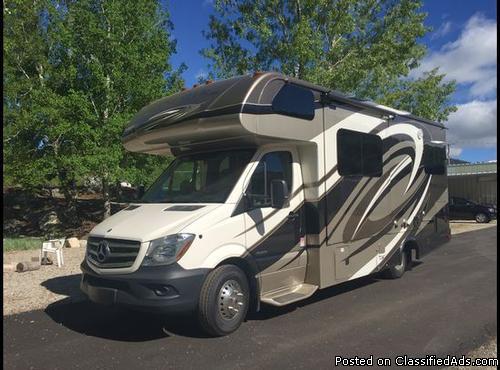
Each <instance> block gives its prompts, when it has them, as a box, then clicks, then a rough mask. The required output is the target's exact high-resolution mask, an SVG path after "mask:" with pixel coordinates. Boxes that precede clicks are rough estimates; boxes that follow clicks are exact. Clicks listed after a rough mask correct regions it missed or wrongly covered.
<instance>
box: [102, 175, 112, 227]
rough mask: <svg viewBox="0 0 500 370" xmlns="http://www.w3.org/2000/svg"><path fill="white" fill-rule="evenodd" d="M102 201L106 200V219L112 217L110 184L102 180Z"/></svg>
mask: <svg viewBox="0 0 500 370" xmlns="http://www.w3.org/2000/svg"><path fill="white" fill-rule="evenodd" d="M102 199H103V200H104V216H103V217H104V219H106V218H108V217H109V216H111V199H110V196H109V184H108V183H107V181H106V180H102Z"/></svg>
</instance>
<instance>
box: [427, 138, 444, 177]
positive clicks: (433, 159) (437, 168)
mask: <svg viewBox="0 0 500 370" xmlns="http://www.w3.org/2000/svg"><path fill="white" fill-rule="evenodd" d="M424 168H425V173H427V174H430V175H444V174H445V173H446V149H445V147H442V146H432V145H425V146H424Z"/></svg>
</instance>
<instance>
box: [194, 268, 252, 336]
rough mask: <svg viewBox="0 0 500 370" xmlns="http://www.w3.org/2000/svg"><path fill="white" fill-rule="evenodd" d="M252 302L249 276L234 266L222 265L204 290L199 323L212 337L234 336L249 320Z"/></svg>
mask: <svg viewBox="0 0 500 370" xmlns="http://www.w3.org/2000/svg"><path fill="white" fill-rule="evenodd" d="M249 303H250V293H249V287H248V281H247V278H246V276H245V273H244V272H243V271H242V270H241V269H240V268H239V267H237V266H234V265H223V266H219V267H217V268H216V269H215V270H213V271H211V272H210V273H209V274H208V276H207V278H206V280H205V282H204V283H203V286H202V288H201V292H200V300H199V304H198V321H199V323H200V325H201V327H202V329H203V330H204V331H205V332H206V333H208V334H210V335H213V336H223V335H227V334H230V333H232V332H233V331H235V330H236V329H238V328H239V326H240V325H241V323H242V322H243V320H244V319H245V316H246V314H247V312H248V306H249ZM231 307H232V308H231Z"/></svg>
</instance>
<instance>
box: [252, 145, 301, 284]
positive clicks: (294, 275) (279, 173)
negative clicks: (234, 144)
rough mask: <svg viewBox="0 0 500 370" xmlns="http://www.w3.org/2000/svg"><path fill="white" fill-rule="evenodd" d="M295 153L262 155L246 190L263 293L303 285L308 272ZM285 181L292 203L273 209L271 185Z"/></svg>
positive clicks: (253, 254) (278, 151) (299, 180)
mask: <svg viewBox="0 0 500 370" xmlns="http://www.w3.org/2000/svg"><path fill="white" fill-rule="evenodd" d="M297 155H298V154H297V153H296V151H295V150H286V149H279V150H273V151H267V152H265V153H262V155H261V157H260V159H259V162H258V164H257V166H256V167H255V170H254V172H253V174H252V175H251V178H250V181H249V182H248V185H247V187H246V189H245V198H246V212H245V228H246V230H247V231H246V242H247V248H248V250H249V252H250V254H251V255H252V257H253V258H254V259H255V261H256V263H257V266H258V268H259V271H260V279H261V293H267V292H272V291H275V290H279V289H281V288H286V287H290V286H294V285H297V284H300V283H303V282H304V279H305V270H306V262H307V261H306V253H304V248H305V245H302V244H304V243H301V240H304V228H303V226H302V225H303V222H304V215H303V213H304V211H303V206H302V205H303V201H304V195H303V190H302V175H301V171H300V165H299V161H298V157H297ZM273 180H283V181H285V182H286V184H287V186H288V192H289V202H288V205H285V207H284V208H281V209H275V208H272V207H271V196H270V192H271V182H272V181H273Z"/></svg>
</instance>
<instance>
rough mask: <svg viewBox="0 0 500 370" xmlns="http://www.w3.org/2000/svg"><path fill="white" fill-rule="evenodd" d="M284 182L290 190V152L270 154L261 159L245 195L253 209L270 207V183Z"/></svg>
mask: <svg viewBox="0 0 500 370" xmlns="http://www.w3.org/2000/svg"><path fill="white" fill-rule="evenodd" d="M273 180H285V181H286V183H287V185H288V191H291V189H292V155H291V153H290V152H272V153H267V154H265V155H264V157H262V159H261V160H260V162H259V164H258V165H257V168H256V169H255V172H254V173H253V175H252V178H251V179H250V184H249V186H248V189H247V195H248V197H249V199H250V201H251V203H252V206H253V208H261V207H270V206H271V182H272V181H273Z"/></svg>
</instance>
